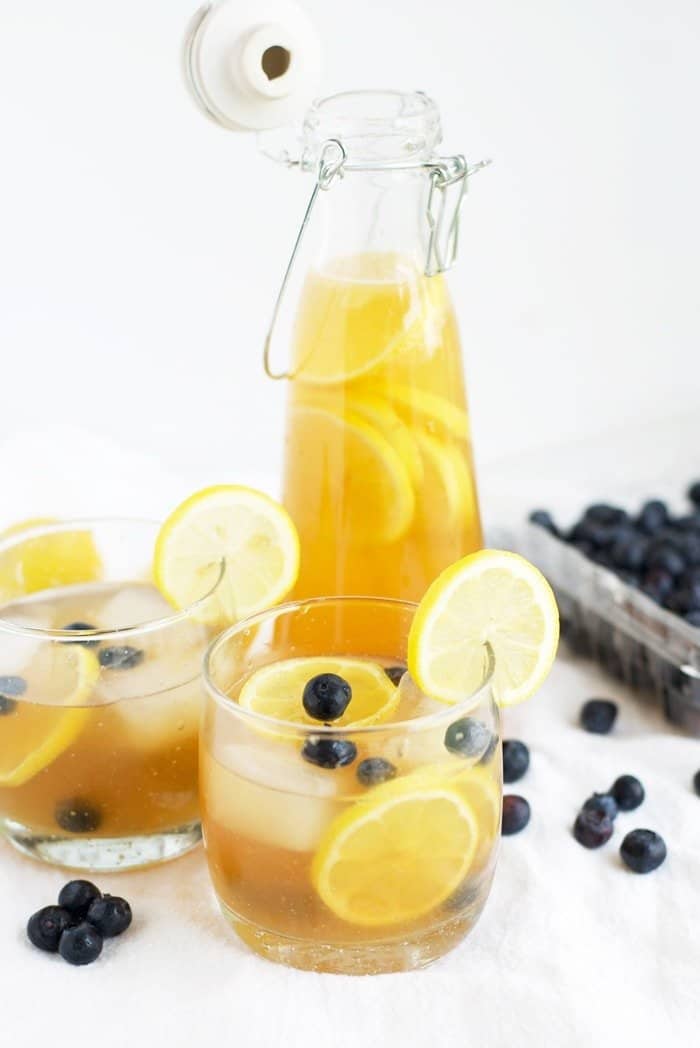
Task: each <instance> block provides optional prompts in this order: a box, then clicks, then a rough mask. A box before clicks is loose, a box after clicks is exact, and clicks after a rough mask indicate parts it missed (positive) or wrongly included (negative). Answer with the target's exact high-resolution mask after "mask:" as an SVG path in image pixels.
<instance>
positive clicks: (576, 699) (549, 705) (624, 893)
mask: <svg viewBox="0 0 700 1048" xmlns="http://www.w3.org/2000/svg"><path fill="white" fill-rule="evenodd" d="M25 443H26V442H25ZM37 443H38V444H39V443H40V444H42V445H43V447H44V449H46V443H45V440H44V438H42V439H41V440H39V438H37ZM59 443H60V442H59ZM54 446H55V447H56V451H55V454H56V456H57V457H58V456H60V450H61V449H60V447H58V446H57V445H56V442H54ZM3 450H4V451H6V452H7V451H8V447H7V445H6V446H5V448H4V449H3ZM37 450H38V448H37ZM30 452H31V449H30ZM108 452H109V449H106V448H105V447H103V446H100V447H99V448H97V449H96V450H95V454H96V455H97V454H99V456H100V458H101V460H102V463H103V467H104V466H105V460H106V458H107V457H108ZM16 453H17V452H16V448H15V451H13V457H14V455H15V454H16ZM133 465H134V464H133V463H129V462H125V463H123V464H122V466H121V467H120V469H116V467H115V469H114V470H113V472H112V473H111V476H112V478H113V486H112V489H111V491H110V492H108V493H107V495H106V496H105V493H104V491H102V490H97V489H95V490H93V491H92V492H91V493H90V496H91V498H92V505H94V508H95V510H97V511H102V510H104V509H109V510H112V511H114V510H116V509H118V508H119V507H115V506H114V505H113V504H112V502H113V501H114V498H115V491H116V495H117V496H118V497H121V496H122V495H123V494H124V492H120V489H119V478H121V482H122V485H123V487H124V491H126V487H127V486H129V485H130V490H131V493H132V498H133V502H132V503H131V505H130V506H128V507H127V506H125V505H122V506H121V511H122V512H124V511H125V510H127V511H128V509H131V511H132V512H137V511H139V510H140V511H141V512H143V511H144V509H145V510H146V512H154V513H155V512H160V508H161V507H160V506H159V505H156V504H155V502H156V501H157V500H156V498H155V495H154V494H153V488H152V485H151V480H152V478H149V476H148V474H147V473H146V474H144V472H143V469H142V468H141V467H142V466H143V463H139V471H138V479H137V480H136V481H135V482H134V480H133V477H134V471H133V470H132V468H131V466H133ZM152 466H153V469H155V466H154V464H152ZM20 472H21V471H18V472H17V474H15V475H16V476H19V473H20ZM49 475H50V469H49V472H48V473H47V481H46V483H47V484H48V483H49V481H48V477H49ZM84 475H85V474H83V476H84ZM102 475H103V476H104V472H103V474H102ZM496 475H497V474H496V472H495V471H494V472H493V474H492V476H493V477H495V476H496ZM538 475H539V476H540V478H541V476H542V472H541V470H540V471H539V473H538ZM500 476H501V478H504V477H505V476H506V473H505V472H503V471H501V474H500ZM115 477H116V480H114V478H115ZM510 477H511V478H515V477H522V465H521V464H517V466H516V467H515V468H514V470H512V471H511V473H510ZM130 478H131V479H130ZM17 483H18V484H19V481H17ZM66 483H67V482H66V480H65V478H64V479H63V480H62V483H61V487H60V497H61V498H62V499H63V500H64V503H67V502H68V500H69V499H70V498H72V499H73V500H74V502H75V501H76V500H78V499H79V497H82V498H83V500H84V501H83V504H82V505H79V506H77V509H76V510H74V511H76V512H83V513H84V512H88V510H89V508H90V507H89V506H88V505H87V495H86V494H85V492H84V491H83V489H82V488H81V487H79V486H78V485H76V489H75V491H70V490H69V488H67V487H66ZM188 483H189V479H187V480H185V481H184V482H183V484H182V487H183V488H186V486H187V484H188ZM504 483H505V481H504ZM512 483H513V486H514V487H515V486H516V481H515V479H513V480H512ZM134 485H135V486H136V493H135V494H134ZM179 487H180V481H179V480H175V479H173V478H170V479H169V480H168V478H164V479H163V478H162V479H161V487H160V493H161V495H162V493H163V492H165V496H167V498H171V496H172V494H174V493H175V491H176V490H178V495H179ZM525 487H529V490H530V491H531V490H532V488H533V484H532V482H531V483H530V484H529V486H528V485H525ZM18 490H19V489H18V488H15V490H14V495H13V498H14V502H13V506H14V509H15V512H12V510H11V509H10V510H9V511H6V515H7V516H9V515H12V516H17V515H18V514H20V515H21V514H22V513H24V512H25V511H27V512H37V511H40V510H41V509H42V508H43V505H42V506H40V505H39V504H38V502H37V499H36V498H35V499H34V503H33V504H31V505H30V504H29V501H28V499H27V498H25V500H24V502H22V499H21V498H20V497H18V496H17V491H18ZM499 490H500V493H501V495H503V490H504V489H503V488H502V487H501V488H500V489H499ZM542 490H544V489H542ZM183 493H184V492H183ZM25 494H26V493H25ZM58 494H59V492H58V489H57V492H56V495H57V498H56V501H55V502H54V503H53V504H52V506H51V508H55V510H56V511H59V510H62V506H61V505H59V504H58V503H59V502H60V499H59V498H58ZM165 496H164V497H165ZM32 497H34V496H32ZM159 497H160V495H159ZM100 499H102V501H103V503H105V502H107V503H108V504H105V505H99V504H96V503H97V502H99V500H100ZM149 499H150V502H149ZM139 500H141V502H140V503H139ZM501 501H502V503H503V504H504V500H503V499H502V500H501ZM144 503H145V505H144ZM493 503H494V504H496V503H497V498H496V493H494V499H493ZM44 505H45V504H44ZM20 506H21V508H19V509H18V507H20ZM0 523H2V521H0ZM591 695H610V696H613V697H614V698H616V699H618V700H619V701H620V703H621V713H620V717H619V721H618V724H617V726H616V729H615V731H614V733H613V734H612V735H611V736H609V737H600V736H593V735H588V734H586V733H585V732H583V731H582V730H581V729H580V728H579V727H578V724H577V715H578V710H579V707H580V705H581V703H582V702H583V700H584V699H585V698H587V697H589V696H591ZM505 735H506V737H508V736H511V737H520V738H523V739H524V740H525V741H526V742H527V744H528V745H529V746H530V750H531V754H532V762H531V769H530V771H529V772H528V774H527V777H526V778H525V779H523V780H522V781H521V782H520V783H518V784H517V785H515V786H513V787H510V789H511V790H513V792H521V793H522V794H524V795H525V796H526V797H527V798H528V799H529V801H530V803H531V805H532V821H531V824H530V825H529V827H528V828H527V829H526V830H525V831H524V832H523V833H522V834H520V835H519V836H516V837H512V838H506V839H505V840H504V841H503V844H502V850H501V859H500V864H499V868H498V872H497V875H496V880H495V884H494V888H493V892H492V895H491V898H490V900H489V903H488V905H487V908H486V911H485V913H484V915H483V917H482V919H481V921H480V923H479V924H478V926H477V927H476V929H475V930H474V932H473V934H472V935H471V936H470V938H469V939H468V940H467V941H466V942H464V943H463V944H462V945H461V946H460V947H459V948H458V949H457V950H455V951H454V952H453V953H452V954H451V955H449V956H448V957H446V958H445V959H443V960H441V961H440V962H438V963H437V964H436V965H434V966H433V967H432V968H429V969H426V970H424V971H422V972H415V973H411V974H401V975H390V976H379V977H372V978H352V977H340V976H330V975H313V974H307V973H302V972H296V971H291V970H287V969H284V968H282V967H279V966H276V965H273V964H270V963H268V962H266V961H263V960H261V959H259V958H258V957H256V956H254V955H253V954H251V953H250V952H248V951H247V950H246V949H245V948H244V947H243V946H242V945H240V944H239V943H238V941H237V940H236V938H235V936H234V935H233V933H232V932H231V931H230V930H229V928H228V926H227V925H226V924H225V923H224V921H223V919H222V918H221V917H220V915H219V913H218V911H217V908H216V905H215V902H214V899H213V897H212V893H211V889H210V887H209V882H208V878H207V873H206V868H205V864H204V857H203V854H202V853H201V851H197V852H195V853H193V854H191V855H189V856H187V857H185V858H183V859H181V860H179V861H177V862H175V863H172V864H170V865H167V866H164V867H162V868H160V869H158V870H153V871H149V872H145V873H141V874H125V875H120V876H104V877H99V878H96V879H97V880H98V882H99V884H100V886H101V887H102V888H103V889H104V890H106V891H110V892H111V893H113V894H123V895H125V896H127V897H128V898H129V899H130V900H131V902H132V904H133V908H134V912H135V921H134V925H133V927H132V929H131V930H130V931H129V932H128V933H127V935H126V936H124V938H123V939H122V940H116V941H114V942H111V943H109V944H108V945H107V947H106V948H105V951H104V953H103V955H102V957H101V958H100V960H99V961H98V962H97V963H96V964H95V965H93V966H92V967H90V968H84V969H75V968H70V967H69V966H68V965H66V964H65V963H63V962H62V961H61V960H60V959H59V958H57V957H51V956H48V955H43V954H40V953H38V952H37V951H35V950H33V949H32V948H31V947H30V946H29V944H28V943H27V941H26V939H25V937H24V924H25V921H26V918H27V917H28V916H29V914H30V913H31V912H33V911H34V910H35V909H37V908H38V907H40V906H42V905H45V904H47V903H49V902H51V901H52V900H53V899H54V897H55V896H56V894H57V891H58V889H59V888H60V886H61V884H62V883H63V882H64V881H65V880H66V876H65V875H64V874H63V873H61V872H59V871H55V870H51V869H47V868H45V867H42V866H40V865H38V864H36V863H34V862H32V861H30V860H28V859H24V858H22V857H21V856H19V855H17V854H16V853H15V852H14V851H13V850H12V849H11V848H10V847H9V846H8V845H7V844H4V843H3V844H0V877H1V878H2V879H1V881H0V883H1V884H2V893H1V895H0V1033H1V1034H2V1041H3V1043H4V1044H7V1045H12V1048H24V1046H28V1048H39V1046H50V1045H54V1046H66V1048H68V1046H71V1048H72V1046H74V1045H80V1046H82V1045H86V1046H88V1045H93V1044H94V1045H100V1046H101V1048H112V1046H115V1048H117V1046H118V1048H123V1046H125V1045H130V1046H136V1048H141V1046H142V1045H143V1046H146V1045H150V1044H152V1043H154V1042H158V1043H160V1044H162V1045H168V1046H170V1045H172V1046H174V1048H175V1046H181V1045H182V1046H185V1045H190V1044H192V1043H197V1044H202V1045H210V1044H211V1045H214V1044H219V1043H221V1044H225V1045H227V1046H231V1048H257V1046H261V1048H268V1046H270V1048H273V1046H274V1048H277V1046H280V1048H297V1046H298V1048H312V1046H321V1045H323V1046H324V1048H358V1046H364V1045H371V1046H374V1045H380V1044H381V1045H389V1046H394V1045H396V1046H402V1048H412V1046H414V1045H415V1046H416V1048H418V1046H421V1048H422V1046H424V1045H427V1044H432V1045H435V1046H436V1048H472V1046H474V1048H476V1046H478V1048H511V1046H515V1045H518V1046H527V1048H530V1046H532V1048H601V1046H602V1048H605V1046H607V1045H613V1044H614V1045H622V1046H625V1048H626V1046H627V1045H629V1046H632V1045H634V1046H635V1048H646V1046H647V1045H648V1046H650V1048H651V1046H652V1045H653V1046H654V1048H657V1046H658V1045H659V1044H673V1045H676V1046H678V1048H686V1046H690V1045H695V1044H697V1043H698V1037H699V1036H700V1035H699V1033H698V1031H699V1030H700V984H699V978H698V977H699V974H700V933H699V929H700V798H698V797H696V796H695V795H694V793H693V790H692V776H693V774H694V773H695V771H696V770H697V769H698V768H700V743H699V742H698V740H696V739H692V738H688V737H685V736H683V735H681V734H680V733H678V732H677V731H675V730H674V729H672V728H671V727H669V725H667V724H666V723H665V722H664V721H663V719H662V718H661V716H660V714H659V713H658V712H657V711H656V710H655V709H653V708H648V707H645V706H642V705H640V703H639V702H638V700H637V699H635V698H634V697H633V696H632V695H631V694H629V693H626V692H625V691H624V689H623V688H621V687H620V686H618V685H616V684H613V683H612V682H611V681H610V680H609V679H607V678H605V677H604V676H602V675H601V674H599V673H598V671H597V670H596V669H595V668H594V667H593V666H592V665H591V664H589V663H586V662H578V661H573V660H572V659H570V658H569V657H567V656H566V655H563V656H562V657H560V659H559V661H558V663H557V665H556V667H555V669H554V672H553V673H552V675H551V677H550V679H549V681H548V682H547V684H546V685H545V687H544V689H543V691H542V693H541V694H540V695H539V696H538V697H537V698H536V699H535V700H533V701H532V702H531V703H529V704H527V705H526V706H523V707H520V708H519V709H516V710H513V711H510V712H509V713H508V714H507V717H506V720H505ZM624 772H630V773H633V774H636V775H638V776H639V777H640V778H641V779H642V781H643V782H644V785H645V787H646V789H647V799H646V801H645V803H644V805H643V807H642V808H640V809H639V810H638V811H636V812H632V813H629V814H621V815H620V816H619V818H618V821H617V824H616V830H615V835H614V837H613V839H612V841H611V842H610V843H609V844H608V845H607V846H606V847H605V848H603V849H601V850H600V851H597V852H588V851H585V850H584V849H583V848H581V847H580V846H579V845H578V844H577V843H576V842H575V841H574V840H573V838H572V836H571V825H572V822H573V819H574V817H575V814H576V811H577V809H578V807H579V806H580V804H581V803H582V802H583V800H584V799H585V798H586V797H587V796H588V795H589V794H590V793H591V792H592V791H593V790H595V789H598V790H601V789H605V788H606V787H608V786H609V785H610V783H611V782H612V781H613V780H614V779H615V778H616V776H618V775H619V774H622V773H624ZM639 826H642V827H649V828H651V829H655V830H657V831H658V832H660V833H661V834H662V835H663V836H664V838H665V840H666V842H667V845H668V851H669V857H668V860H667V862H666V863H665V864H664V865H663V866H662V867H661V868H660V869H659V870H658V871H656V872H655V873H653V874H651V875H649V876H646V877H642V876H636V875H633V874H631V873H629V872H627V871H626V869H625V868H624V867H623V866H622V865H621V862H620V858H619V854H618V849H619V844H620V842H621V840H622V837H623V835H624V833H625V832H626V831H627V830H629V829H633V828H635V827H639Z"/></svg>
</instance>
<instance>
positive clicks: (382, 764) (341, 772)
mask: <svg viewBox="0 0 700 1048" xmlns="http://www.w3.org/2000/svg"><path fill="white" fill-rule="evenodd" d="M414 612H415V605H413V604H410V603H406V602H402V601H393V600H388V599H383V598H363V597H333V598H323V597H322V598H318V599H312V600H308V601H304V602H300V603H295V604H287V605H283V606H281V607H278V608H274V609H272V610H270V611H266V612H263V613H262V614H259V615H256V616H254V617H252V618H249V619H247V620H245V621H242V622H241V623H239V624H238V625H236V626H234V627H232V628H231V629H229V630H227V631H226V632H225V633H223V634H222V635H221V636H220V637H219V638H218V639H217V640H215V641H214V643H213V644H212V646H211V648H210V649H209V652H208V654H207V656H206V659H205V678H206V688H207V696H206V699H205V710H204V718H203V726H202V733H201V755H200V796H201V802H202V818H203V826H204V839H205V846H206V851H207V858H208V862H209V868H210V873H211V877H212V880H213V883H214V888H215V891H216V894H217V896H218V899H219V903H220V905H221V908H222V911H223V913H224V916H225V917H226V918H227V919H228V921H229V922H230V923H231V925H232V926H233V928H234V929H235V931H236V932H237V933H238V935H239V936H240V938H241V939H243V940H244V941H245V942H246V943H247V944H248V945H249V946H250V947H252V949H254V950H255V951H256V952H258V953H259V954H261V955H263V956H265V957H267V958H269V959H271V960H274V961H278V962H281V963H285V964H289V965H292V966H294V967H298V968H304V969H310V970H315V971H328V972H343V973H352V974H366V973H375V972H388V971H401V970H406V969H412V968H418V967H421V966H423V965H425V964H428V963H430V962H431V961H433V960H435V959H436V958H438V957H440V956H442V955H443V954H444V953H446V952H447V951H448V950H450V949H451V948H453V947H454V946H455V945H457V944H458V943H459V942H460V941H461V940H462V939H463V938H464V936H465V935H466V934H467V933H468V932H469V931H470V929H471V928H472V927H473V925H474V923H475V922H476V920H477V918H478V917H479V915H480V913H481V911H482V909H483V906H484V904H485V902H486V898H487V895H488V892H489V888H490V884H491V880H492V877H493V872H494V865H495V859H496V852H497V845H498V841H499V838H500V820H501V791H502V770H501V768H502V762H501V747H500V743H499V723H498V710H497V707H496V705H495V703H494V701H493V696H492V688H491V678H492V669H493V662H492V655H491V651H490V649H489V648H485V649H484V675H483V682H482V684H481V686H480V687H479V688H478V689H477V690H476V691H475V692H474V693H472V694H465V696H464V699H463V701H462V702H460V703H458V704H456V705H452V706H447V705H444V704H441V703H439V702H436V701H435V700H433V699H430V698H429V697H427V696H425V695H423V694H422V693H421V692H420V691H419V689H418V688H417V687H416V685H415V684H414V682H413V681H412V679H411V677H410V675H409V674H408V673H407V672H405V666H406V660H407V640H408V633H409V629H410V625H411V621H412V619H413V616H414ZM370 637H371V638H373V639H372V641H371V642H369V641H368V638H370ZM305 660H310V661H308V662H307V661H305ZM358 664H362V665H359V666H358ZM326 671H328V672H335V673H336V674H337V675H339V676H345V677H346V678H347V679H350V677H351V676H352V677H353V679H354V680H355V685H354V686H353V689H352V690H353V695H352V699H351V701H350V705H349V706H348V709H347V711H346V713H345V714H344V715H343V716H342V717H341V718H340V719H339V720H338V721H336V722H335V723H334V724H333V726H330V725H328V724H326V725H324V724H323V723H319V722H318V721H314V720H313V719H312V718H311V717H310V716H308V714H307V713H306V712H304V707H303V705H302V693H303V691H304V686H305V685H304V681H305V679H306V678H308V677H310V676H311V675H314V676H316V675H317V674H319V673H323V672H326ZM364 680H366V681H367V688H365V687H364V685H363V684H362V682H363V681H364ZM395 682H398V683H395ZM353 704H354V706H353ZM263 710H264V711H267V712H261V711H263ZM275 710H277V711H278V712H280V716H271V715H270V712H271V711H275ZM353 710H354V712H353ZM360 714H361V715H362V716H361V720H362V722H363V723H362V724H360V725H356V726H353V724H352V719H353V717H358V716H359V715H360ZM319 764H321V765H324V766H319ZM332 765H335V766H332Z"/></svg>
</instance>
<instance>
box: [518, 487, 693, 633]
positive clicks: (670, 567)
mask: <svg viewBox="0 0 700 1048" xmlns="http://www.w3.org/2000/svg"><path fill="white" fill-rule="evenodd" d="M688 498H689V500H690V504H691V510H690V512H689V513H686V514H684V515H682V516H674V515H673V514H672V513H671V511H670V510H669V508H668V506H667V504H666V503H665V502H662V501H661V500H660V499H652V500H650V501H649V502H645V503H644V505H643V506H642V507H641V508H640V510H639V512H638V513H636V514H630V513H628V512H627V511H626V510H624V509H621V508H620V507H619V506H611V505H608V504H607V503H596V504H594V505H591V506H588V508H587V509H586V510H585V511H584V513H583V516H582V517H581V518H580V519H579V520H578V521H576V523H575V524H574V525H573V527H572V528H569V529H568V530H566V529H561V528H560V527H559V526H558V525H557V524H556V523H555V521H554V520H553V518H552V516H551V514H550V513H548V512H547V511H546V510H541V509H540V510H535V511H534V512H532V513H531V514H530V520H531V521H532V523H534V524H538V525H540V527H543V528H546V530H547V531H549V532H551V534H552V535H555V536H556V537H557V538H559V539H561V540H562V541H563V542H566V543H568V544H569V545H571V546H573V547H574V548H575V549H577V550H579V551H580V552H581V553H583V554H584V556H586V557H587V558H588V559H589V560H592V561H593V562H594V563H596V564H600V565H601V566H602V567H605V568H608V569H609V570H611V571H614V572H615V573H616V574H617V575H618V576H619V577H620V578H621V579H623V581H624V582H626V583H628V584H629V585H630V586H634V587H635V588H636V589H639V590H640V591H641V592H642V593H644V594H645V595H646V596H647V597H650V598H651V600H653V601H655V603H656V604H659V605H661V607H663V608H666V609H667V610H668V611H671V612H673V613H674V614H676V615H679V616H681V617H682V618H683V619H685V621H686V622H688V623H690V624H691V625H692V626H698V627H700V481H696V482H695V483H694V484H692V485H691V486H690V488H689V489H688Z"/></svg>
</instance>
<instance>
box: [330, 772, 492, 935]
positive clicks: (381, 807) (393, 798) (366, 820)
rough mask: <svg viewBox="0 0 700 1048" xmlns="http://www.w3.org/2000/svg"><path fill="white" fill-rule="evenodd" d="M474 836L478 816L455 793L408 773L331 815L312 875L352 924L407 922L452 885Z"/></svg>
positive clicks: (469, 856)
mask: <svg viewBox="0 0 700 1048" xmlns="http://www.w3.org/2000/svg"><path fill="white" fill-rule="evenodd" d="M478 839H479V826H478V822H477V819H476V817H475V815H474V812H473V810H472V808H471V805H470V804H469V802H468V801H467V799H466V798H465V797H464V796H463V795H462V794H461V793H460V792H459V790H457V789H456V788H455V787H454V786H453V785H451V784H450V783H449V781H443V780H441V779H440V778H438V777H430V776H427V775H426V774H425V773H417V774H416V775H415V776H413V775H407V776H406V777H405V778H402V779H397V780H395V781H394V782H389V783H386V784H384V785H381V786H377V787H376V788H374V789H373V790H372V791H371V792H370V793H369V794H368V795H367V797H366V798H363V800H361V801H358V802H357V803H356V804H353V805H352V807H350V808H349V809H348V810H347V811H345V812H343V813H342V814H341V815H339V816H337V817H336V819H334V821H333V822H332V823H331V824H330V826H329V827H328V829H327V830H326V832H325V834H324V836H323V838H322V839H321V842H320V844H319V846H318V850H317V851H316V854H315V856H314V858H313V862H312V866H311V879H312V882H313V885H314V888H315V890H316V891H317V893H318V894H319V896H320V897H321V899H322V900H323V902H324V903H325V904H326V906H328V908H329V909H330V910H332V912H333V913H334V914H336V916H338V917H340V918H341V919H342V920H344V921H348V922H349V923H350V924H355V925H361V926H363V927H377V926H379V925H386V926H391V925H398V924H406V923H409V922H411V921H415V920H418V919H419V918H421V917H424V916H426V915H427V914H429V913H430V912H431V911H432V910H434V909H435V908H436V907H437V906H440V905H441V903H443V902H445V900H446V899H448V898H449V896H450V895H451V894H452V893H453V892H454V891H455V890H456V889H457V887H458V886H459V885H460V884H461V883H462V881H463V880H464V878H465V876H466V874H467V873H468V871H469V869H470V867H471V865H472V861H473V859H474V855H475V853H476V849H477V845H478Z"/></svg>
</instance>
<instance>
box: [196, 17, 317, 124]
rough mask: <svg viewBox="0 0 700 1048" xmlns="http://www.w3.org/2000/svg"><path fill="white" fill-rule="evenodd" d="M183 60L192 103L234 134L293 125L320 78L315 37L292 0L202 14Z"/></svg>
mask: <svg viewBox="0 0 700 1048" xmlns="http://www.w3.org/2000/svg"><path fill="white" fill-rule="evenodd" d="M184 61H185V75H186V78H187V82H188V86H189V88H190V91H191V92H192V94H193V96H194V98H195V101H196V102H197V104H198V105H199V106H200V107H201V108H202V109H204V111H205V112H206V113H207V114H208V115H209V116H210V117H212V118H213V119H214V120H216V121H217V123H219V124H221V125H222V126H224V127H227V128H230V129H232V130H236V131H263V130H266V129H268V128H273V127H281V126H282V125H284V124H288V123H290V122H292V121H293V120H294V119H295V118H296V117H298V116H299V115H300V113H301V112H302V111H303V110H304V109H305V108H306V106H307V105H308V103H309V102H310V101H311V99H312V97H313V96H314V94H315V92H316V90H317V88H318V83H319V80H320V77H321V47H320V43H319V40H318V36H317V34H316V31H315V29H314V27H313V25H312V23H311V21H310V20H309V18H308V17H307V15H306V14H305V13H304V12H303V11H302V10H301V8H300V7H299V6H298V5H297V4H296V3H295V2H294V0H217V2H216V3H213V4H208V5H207V6H205V7H203V8H200V10H199V11H198V12H197V14H196V15H195V16H194V18H193V20H192V22H191V24H190V28H189V31H188V34H187V38H186V40H185V52H184Z"/></svg>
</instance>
